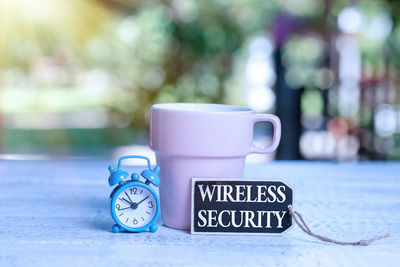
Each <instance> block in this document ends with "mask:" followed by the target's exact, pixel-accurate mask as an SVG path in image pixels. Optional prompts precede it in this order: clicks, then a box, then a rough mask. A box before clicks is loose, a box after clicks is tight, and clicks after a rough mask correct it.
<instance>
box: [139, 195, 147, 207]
mask: <svg viewBox="0 0 400 267" xmlns="http://www.w3.org/2000/svg"><path fill="white" fill-rule="evenodd" d="M149 197H150V196H147V197H145V198H144V199H142V200H140V202H138V203H137V204H138V205H139V204H140V203H142V202H143V201H145V200H146V199H148V198H149Z"/></svg>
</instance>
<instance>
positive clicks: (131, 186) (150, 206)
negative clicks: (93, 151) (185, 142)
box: [108, 155, 160, 233]
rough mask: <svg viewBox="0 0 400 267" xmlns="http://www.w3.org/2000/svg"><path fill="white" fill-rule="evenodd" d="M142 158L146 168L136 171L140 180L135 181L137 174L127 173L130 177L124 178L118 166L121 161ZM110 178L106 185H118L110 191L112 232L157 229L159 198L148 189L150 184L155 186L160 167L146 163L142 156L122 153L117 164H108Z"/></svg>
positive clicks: (125, 174)
mask: <svg viewBox="0 0 400 267" xmlns="http://www.w3.org/2000/svg"><path fill="white" fill-rule="evenodd" d="M132 158H138V159H145V160H147V166H148V169H147V170H144V171H142V172H141V173H140V175H141V176H142V177H143V178H144V182H142V181H139V179H140V176H139V174H137V173H133V174H132V175H131V179H130V180H126V178H128V176H129V174H128V173H127V172H126V171H123V170H121V169H120V167H121V162H122V161H123V160H124V159H132ZM108 170H109V171H110V177H109V178H108V184H109V185H110V186H114V185H116V184H118V185H117V186H116V187H115V188H114V190H113V191H112V192H111V195H110V198H111V206H110V207H111V216H112V218H113V219H114V221H115V223H116V224H115V225H114V226H113V228H112V231H113V232H114V233H118V232H120V231H121V230H126V231H129V232H142V231H145V230H146V229H149V230H150V232H156V231H157V225H156V224H155V222H156V220H157V218H158V216H159V214H160V200H159V198H158V195H157V193H156V192H155V191H154V190H153V189H152V188H151V184H153V185H154V186H156V187H158V186H159V184H160V178H159V176H158V173H159V172H160V167H159V166H155V167H154V168H153V169H152V168H151V166H150V160H149V159H148V158H147V157H143V156H134V155H133V156H125V157H121V158H120V159H119V161H118V166H117V167H116V168H115V167H114V166H109V167H108Z"/></svg>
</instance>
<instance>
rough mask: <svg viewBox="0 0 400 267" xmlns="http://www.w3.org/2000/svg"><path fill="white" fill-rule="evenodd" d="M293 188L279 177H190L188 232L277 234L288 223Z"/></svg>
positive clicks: (290, 221)
mask: <svg viewBox="0 0 400 267" xmlns="http://www.w3.org/2000/svg"><path fill="white" fill-rule="evenodd" d="M292 204H293V189H292V188H291V187H289V186H288V185H287V184H285V183H283V182H280V181H267V180H261V179H229V178H193V179H192V213H191V216H192V218H191V233H192V234H260V235H276V234H281V233H283V232H284V231H286V230H288V229H289V228H290V227H291V226H292V216H291V215H290V214H289V210H288V206H289V205H292Z"/></svg>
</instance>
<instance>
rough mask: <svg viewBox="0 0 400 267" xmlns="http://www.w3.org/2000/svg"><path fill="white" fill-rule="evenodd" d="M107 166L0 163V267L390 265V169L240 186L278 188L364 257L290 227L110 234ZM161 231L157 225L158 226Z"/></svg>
mask: <svg viewBox="0 0 400 267" xmlns="http://www.w3.org/2000/svg"><path fill="white" fill-rule="evenodd" d="M109 163H110V162H108V161H100V160H99V161H90V160H81V161H72V160H71V161H68V160H64V161H62V160H60V161H57V160H50V161H1V162H0V265H1V266H28V265H30V266H71V265H76V266H92V265H93V266H94V265H96V266H110V265H116V264H119V265H126V266H128V265H129V266H132V265H135V266H136V265H139V264H144V265H155V266H159V265H162V266H165V265H173V266H176V265H203V264H208V265H214V266H227V265H229V266H232V265H233V266H238V265H251V266H253V265H255V266H258V265H271V266H274V265H284V266H285V265H286V266H293V265H296V266H303V265H307V266H329V265H344V266H351V265H356V266H358V265H364V266H371V265H381V266H395V265H397V264H398V262H399V260H400V256H399V255H400V254H399V252H398V251H399V248H400V226H399V222H400V164H398V163H320V162H271V163H268V164H256V165H248V166H247V167H246V172H245V176H246V177H257V178H266V179H280V180H284V181H286V182H287V183H289V184H291V185H292V186H293V188H294V189H295V208H296V209H297V210H299V211H300V212H301V213H302V214H303V215H304V217H305V219H306V221H307V222H308V223H309V226H310V227H311V228H312V230H314V231H315V232H317V233H319V234H321V235H326V236H329V237H331V238H334V239H339V240H346V241H356V240H359V239H364V238H369V237H372V236H374V235H376V234H383V233H386V232H390V233H391V237H390V238H388V239H385V240H380V241H377V242H376V243H373V244H372V245H370V246H368V247H342V246H337V245H332V244H325V243H323V242H320V241H318V240H315V239H313V238H311V237H309V236H306V235H305V234H304V233H303V232H301V230H300V229H299V228H298V227H296V226H295V227H294V228H293V229H292V230H290V231H289V232H288V233H286V234H284V235H283V236H281V237H264V236H192V235H190V234H189V233H187V232H185V231H180V230H174V229H170V228H167V227H165V226H161V227H160V228H159V231H158V232H157V233H155V234H152V233H140V234H113V233H111V231H110V229H111V226H112V225H113V221H112V219H111V217H110V215H109V209H108V205H109V202H108V201H109V199H108V196H109V193H110V188H109V187H108V185H107V174H108V173H107V169H106V167H107V165H108V164H109ZM159 223H161V222H159Z"/></svg>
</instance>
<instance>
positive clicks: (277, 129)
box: [251, 114, 281, 154]
mask: <svg viewBox="0 0 400 267" xmlns="http://www.w3.org/2000/svg"><path fill="white" fill-rule="evenodd" d="M258 121H269V122H271V123H272V125H273V126H274V134H273V137H272V143H271V144H270V145H269V146H266V147H258V146H255V145H254V144H253V145H252V146H251V152H252V153H259V154H266V153H271V152H274V151H275V150H276V148H277V147H278V145H279V142H280V140H281V121H280V119H279V118H278V117H277V116H275V115H272V114H254V115H253V126H254V124H255V123H256V122H258Z"/></svg>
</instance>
